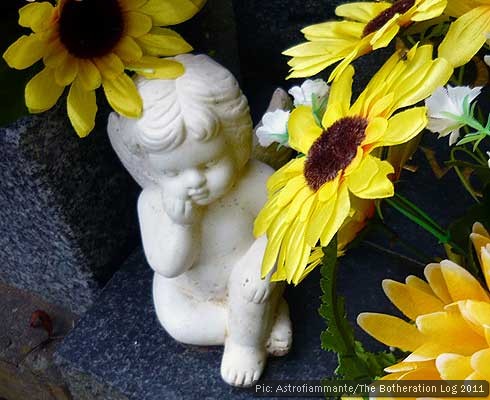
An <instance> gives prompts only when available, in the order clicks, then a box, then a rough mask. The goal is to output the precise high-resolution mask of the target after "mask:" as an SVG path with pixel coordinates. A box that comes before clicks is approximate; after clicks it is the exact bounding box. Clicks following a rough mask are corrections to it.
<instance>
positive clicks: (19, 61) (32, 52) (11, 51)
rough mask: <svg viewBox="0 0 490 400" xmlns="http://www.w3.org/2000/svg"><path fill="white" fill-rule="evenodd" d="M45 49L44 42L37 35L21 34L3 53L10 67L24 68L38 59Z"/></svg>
mask: <svg viewBox="0 0 490 400" xmlns="http://www.w3.org/2000/svg"><path fill="white" fill-rule="evenodd" d="M45 51H46V43H45V42H44V41H43V40H41V39H40V38H39V36H38V35H36V34H32V35H29V36H26V35H24V36H21V37H20V38H19V39H17V40H16V41H15V42H14V43H12V44H11V45H10V46H9V48H8V49H7V50H6V51H5V53H3V58H4V59H5V61H6V62H7V64H8V65H9V67H10V68H15V69H25V68H28V67H30V66H31V65H32V64H34V63H36V62H37V61H39V60H40V59H41V58H42V57H43V55H44V52H45Z"/></svg>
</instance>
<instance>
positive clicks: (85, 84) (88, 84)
mask: <svg viewBox="0 0 490 400" xmlns="http://www.w3.org/2000/svg"><path fill="white" fill-rule="evenodd" d="M77 80H78V81H79V83H80V84H81V85H82V88H83V90H85V91H89V90H95V89H97V88H98V87H99V86H100V85H101V84H102V77H101V76H100V72H99V70H98V69H97V67H96V66H95V65H94V64H93V63H92V61H90V60H79V63H78V75H77Z"/></svg>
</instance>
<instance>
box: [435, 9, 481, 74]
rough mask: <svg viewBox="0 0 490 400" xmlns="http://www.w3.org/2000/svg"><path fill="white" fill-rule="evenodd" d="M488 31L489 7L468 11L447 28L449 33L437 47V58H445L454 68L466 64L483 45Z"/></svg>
mask: <svg viewBox="0 0 490 400" xmlns="http://www.w3.org/2000/svg"><path fill="white" fill-rule="evenodd" d="M488 31H490V9H489V7H488V6H482V7H477V8H474V9H472V10H470V11H469V12H467V13H466V14H464V15H462V16H461V17H459V18H458V19H457V20H456V21H454V22H453V23H452V24H451V26H450V27H449V31H448V32H447V34H446V36H445V37H444V40H443V41H442V43H441V44H440V45H439V53H438V54H439V57H443V58H445V59H446V60H448V61H449V62H450V63H451V64H452V65H453V66H454V67H459V66H461V65H464V64H466V63H467V62H468V61H470V60H471V57H473V56H474V55H475V54H476V53H477V52H478V50H480V49H481V47H482V46H483V45H484V44H485V41H486V33H487V32H488ZM455 49H458V50H457V51H456V50H455Z"/></svg>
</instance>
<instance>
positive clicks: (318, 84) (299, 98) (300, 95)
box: [288, 79, 330, 107]
mask: <svg viewBox="0 0 490 400" xmlns="http://www.w3.org/2000/svg"><path fill="white" fill-rule="evenodd" d="M329 90H330V87H329V86H328V85H327V83H326V82H325V81H324V80H323V79H315V80H311V79H307V80H306V81H304V82H303V83H302V85H301V86H293V87H292V88H291V89H289V91H288V93H289V94H290V95H291V96H293V98H294V106H295V107H299V106H310V107H311V105H312V97H313V96H316V100H317V102H321V101H322V100H323V99H325V98H326V97H327V96H328V92H329Z"/></svg>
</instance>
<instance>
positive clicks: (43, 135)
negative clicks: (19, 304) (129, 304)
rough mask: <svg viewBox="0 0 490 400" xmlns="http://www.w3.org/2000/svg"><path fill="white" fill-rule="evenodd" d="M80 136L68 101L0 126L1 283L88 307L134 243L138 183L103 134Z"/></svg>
mask: <svg viewBox="0 0 490 400" xmlns="http://www.w3.org/2000/svg"><path fill="white" fill-rule="evenodd" d="M99 104H100V108H101V111H100V112H99V115H98V118H97V127H96V129H95V130H94V131H93V132H92V133H91V134H90V135H89V136H88V137H87V138H85V139H83V140H81V139H79V138H78V136H77V135H76V134H75V132H74V131H73V129H72V128H71V126H70V124H69V121H68V118H67V116H66V109H65V102H64V101H63V99H61V100H60V102H59V104H58V106H56V107H55V108H54V109H53V110H51V111H49V112H46V113H44V114H41V115H34V116H29V117H25V118H22V119H20V120H18V121H17V122H15V123H13V124H11V125H8V126H5V127H1V128H0V153H1V154H2V156H1V158H0V232H1V235H0V281H2V282H4V283H7V284H10V285H14V286H17V287H19V288H23V289H28V290H31V291H33V292H36V293H39V294H40V295H41V296H43V297H44V298H45V299H47V300H48V301H50V302H53V303H56V304H60V305H63V306H64V307H66V308H70V309H71V310H72V311H73V312H75V313H81V312H83V311H84V310H85V309H86V308H87V307H88V306H89V305H90V304H91V303H92V301H93V300H94V298H95V297H96V296H97V295H98V293H99V291H100V289H101V288H102V287H103V286H104V284H105V283H106V282H107V280H108V279H109V278H110V277H111V276H112V273H113V272H114V271H115V269H116V267H118V266H119V265H120V263H121V262H122V261H123V260H124V259H125V257H126V256H127V255H128V254H129V252H130V251H131V248H134V244H133V243H134V242H135V238H136V237H137V231H138V228H137V222H136V213H135V206H134V205H135V201H136V193H137V185H136V184H135V183H134V182H133V181H132V179H131V178H130V177H129V175H128V174H127V173H126V172H125V171H124V170H123V168H122V166H121V165H120V164H119V161H118V160H117V158H116V155H115V154H114V152H113V150H112V148H111V147H110V144H109V140H108V138H107V134H106V132H105V124H106V123H105V121H106V118H107V107H104V103H103V102H99Z"/></svg>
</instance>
